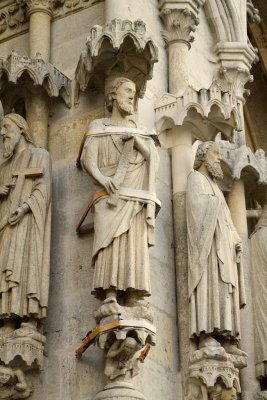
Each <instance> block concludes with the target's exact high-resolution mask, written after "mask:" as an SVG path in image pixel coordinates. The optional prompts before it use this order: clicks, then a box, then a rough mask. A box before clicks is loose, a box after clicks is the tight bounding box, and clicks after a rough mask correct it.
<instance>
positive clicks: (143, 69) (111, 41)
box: [75, 19, 158, 104]
mask: <svg viewBox="0 0 267 400" xmlns="http://www.w3.org/2000/svg"><path fill="white" fill-rule="evenodd" d="M86 44H87V50H86V51H84V52H83V53H82V54H81V56H80V60H79V63H78V66H77V69H76V74H75V79H76V90H75V103H76V104H77V103H78V99H79V92H80V90H81V91H85V90H86V88H87V87H88V86H89V87H90V86H91V85H94V86H95V87H96V88H97V89H99V90H101V91H103V92H104V83H105V78H106V77H111V80H112V79H114V74H115V75H116V76H118V75H120V76H125V77H127V78H129V79H131V80H133V81H134V82H135V84H136V86H137V93H138V96H139V97H143V95H144V92H145V88H146V81H147V80H148V79H151V78H152V73H153V66H154V63H155V62H157V60H158V55H157V48H156V46H155V45H154V43H153V41H152V40H151V39H150V38H148V37H147V36H146V25H145V23H144V22H143V21H141V20H137V21H135V22H131V21H129V20H123V21H122V20H120V19H114V20H112V21H111V22H110V23H109V24H108V25H107V26H106V27H105V28H104V29H103V28H102V27H101V26H99V25H95V26H94V27H93V28H92V29H91V35H90V36H89V37H88V38H87V43H86Z"/></svg>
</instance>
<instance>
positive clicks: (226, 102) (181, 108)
mask: <svg viewBox="0 0 267 400" xmlns="http://www.w3.org/2000/svg"><path fill="white" fill-rule="evenodd" d="M218 108H219V110H220V113H221V115H222V118H221V121H220V123H221V127H222V129H223V126H224V127H225V131H226V132H227V131H228V130H229V128H228V127H232V128H235V129H237V130H241V129H242V118H241V116H240V113H239V111H238V101H237V99H236V97H235V96H232V95H230V93H229V92H227V91H223V90H222V87H221V86H220V85H219V83H218V82H217V81H214V82H213V83H212V85H211V87H210V88H209V89H208V90H207V89H201V90H200V91H197V90H195V89H193V88H192V87H188V88H187V89H186V90H185V93H184V94H183V96H179V97H177V96H174V95H171V94H168V93H166V94H164V95H163V96H162V97H161V98H160V100H159V101H158V103H157V104H156V107H155V111H156V120H157V126H158V129H159V130H160V131H161V130H163V129H166V128H168V126H166V123H168V121H172V123H173V124H174V125H177V126H181V125H183V123H184V121H185V119H186V118H187V115H188V114H189V112H190V111H192V110H194V111H195V112H197V113H198V115H199V117H200V118H199V119H202V120H203V121H205V123H206V122H207V121H210V122H211V123H212V121H213V119H214V123H215V124H216V121H217V122H218V112H216V110H217V109H218ZM192 118H193V117H192V116H191V119H192ZM199 123H200V121H199V120H198V122H197V124H198V125H199ZM206 125H207V123H206ZM201 128H202V129H207V126H206V127H205V126H204V124H203V125H202V127H201Z"/></svg>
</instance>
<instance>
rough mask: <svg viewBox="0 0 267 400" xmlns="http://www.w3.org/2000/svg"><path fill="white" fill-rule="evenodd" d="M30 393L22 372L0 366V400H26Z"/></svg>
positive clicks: (30, 390)
mask: <svg viewBox="0 0 267 400" xmlns="http://www.w3.org/2000/svg"><path fill="white" fill-rule="evenodd" d="M31 393H32V389H31V388H30V387H29V385H28V384H27V382H26V379H25V375H24V373H23V371H22V370H20V369H15V370H13V369H12V368H9V367H5V366H3V365H1V366H0V399H3V400H9V399H27V398H28V397H29V396H30V394H31Z"/></svg>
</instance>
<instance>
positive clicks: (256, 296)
mask: <svg viewBox="0 0 267 400" xmlns="http://www.w3.org/2000/svg"><path fill="white" fill-rule="evenodd" d="M250 246H251V261H252V276H253V287H254V291H253V300H254V321H255V357H256V360H255V362H256V374H257V377H258V379H260V380H261V379H263V378H265V379H266V377H267V206H266V205H265V206H264V209H263V212H262V215H261V217H260V219H259V221H258V223H257V225H256V227H255V230H254V232H253V233H252V236H251V238H250Z"/></svg>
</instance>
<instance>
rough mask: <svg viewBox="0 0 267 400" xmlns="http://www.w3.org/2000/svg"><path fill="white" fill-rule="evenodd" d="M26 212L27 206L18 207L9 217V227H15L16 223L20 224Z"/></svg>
mask: <svg viewBox="0 0 267 400" xmlns="http://www.w3.org/2000/svg"><path fill="white" fill-rule="evenodd" d="M28 211H29V206H28V205H24V206H22V207H18V208H17V209H16V211H15V212H14V213H13V214H12V215H11V216H10V217H9V223H10V225H16V224H17V223H18V222H20V221H21V220H22V218H23V217H24V215H25V214H27V212H28Z"/></svg>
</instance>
